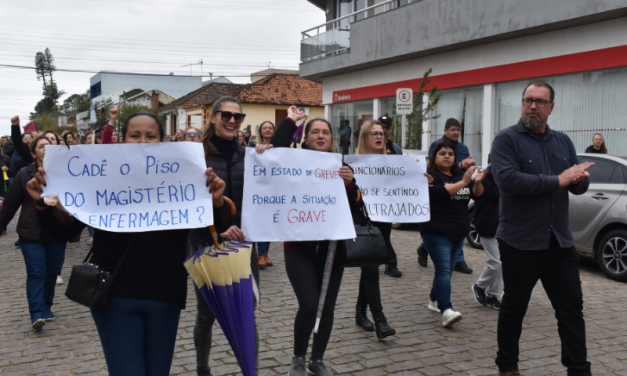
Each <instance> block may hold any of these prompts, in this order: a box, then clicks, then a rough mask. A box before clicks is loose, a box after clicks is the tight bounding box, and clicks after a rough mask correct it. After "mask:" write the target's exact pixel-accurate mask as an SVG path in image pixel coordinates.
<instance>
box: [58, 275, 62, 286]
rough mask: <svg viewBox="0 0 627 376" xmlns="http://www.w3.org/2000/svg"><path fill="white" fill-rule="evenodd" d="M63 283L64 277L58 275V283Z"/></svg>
mask: <svg viewBox="0 0 627 376" xmlns="http://www.w3.org/2000/svg"><path fill="white" fill-rule="evenodd" d="M62 284H63V278H61V276H60V275H58V276H57V285H62Z"/></svg>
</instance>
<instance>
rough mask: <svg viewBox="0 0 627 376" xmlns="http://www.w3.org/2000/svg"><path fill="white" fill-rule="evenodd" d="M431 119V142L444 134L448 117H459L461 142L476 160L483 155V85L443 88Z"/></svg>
mask: <svg viewBox="0 0 627 376" xmlns="http://www.w3.org/2000/svg"><path fill="white" fill-rule="evenodd" d="M437 115H440V117H439V118H437V119H433V120H431V135H430V137H429V139H430V141H431V143H432V142H434V141H437V140H439V139H440V138H442V136H444V123H446V120H447V119H448V118H455V119H457V120H458V121H459V122H460V124H461V126H462V130H461V134H460V136H459V142H461V143H462V144H464V145H466V146H467V147H468V151H469V152H470V156H471V157H473V158H474V159H475V160H476V161H480V160H481V156H482V154H481V153H482V152H483V149H482V145H481V144H482V141H481V140H482V134H483V133H482V129H483V87H482V86H480V87H470V88H463V89H452V90H442V97H441V98H440V102H438V106H437V107H436V109H435V114H434V116H437Z"/></svg>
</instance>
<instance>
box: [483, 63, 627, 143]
mask: <svg viewBox="0 0 627 376" xmlns="http://www.w3.org/2000/svg"><path fill="white" fill-rule="evenodd" d="M541 79H542V80H543V81H546V82H548V83H549V84H550V85H551V86H553V89H555V108H554V109H553V113H552V114H551V116H550V117H549V121H548V124H549V126H550V127H551V129H553V130H557V131H561V132H564V133H566V134H567V135H568V136H569V137H570V139H571V140H572V141H573V144H574V145H575V150H577V152H578V153H583V152H584V151H585V150H586V148H587V147H588V146H590V145H591V144H592V136H593V135H594V134H595V133H601V134H602V135H603V138H604V139H605V145H606V147H607V150H608V152H609V153H610V154H617V155H627V106H626V105H625V103H627V69H626V68H620V69H608V70H603V71H594V72H584V73H576V74H569V75H563V76H555V77H545V78H541ZM531 81H532V80H524V81H516V82H505V83H500V84H496V103H495V123H494V128H495V132H498V131H499V130H501V129H504V128H507V127H509V126H511V125H514V124H516V123H517V122H518V120H519V119H520V116H521V108H522V105H521V99H522V95H523V90H524V89H525V87H526V86H527V84H528V83H529V82H531Z"/></svg>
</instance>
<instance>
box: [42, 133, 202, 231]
mask: <svg viewBox="0 0 627 376" xmlns="http://www.w3.org/2000/svg"><path fill="white" fill-rule="evenodd" d="M44 169H45V170H46V176H45V177H46V182H47V184H48V185H47V186H46V187H44V188H43V190H44V194H43V195H42V197H54V196H58V198H59V202H60V203H61V205H63V207H64V208H65V209H66V210H67V211H68V212H69V213H70V214H72V215H74V216H75V217H76V218H78V219H79V220H80V221H81V222H83V223H86V224H88V225H89V226H92V227H95V228H98V229H101V230H106V231H113V232H144V231H157V230H172V229H184V228H199V227H207V226H209V225H212V224H213V201H212V197H211V194H210V193H209V189H208V188H207V187H206V186H205V184H206V182H207V176H206V175H205V171H206V167H205V158H204V152H203V147H202V144H200V143H192V142H180V143H163V144H120V145H77V146H72V147H71V149H69V150H68V148H67V147H66V146H57V145H48V146H46V156H45V158H44Z"/></svg>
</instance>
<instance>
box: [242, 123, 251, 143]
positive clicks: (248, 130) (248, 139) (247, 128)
mask: <svg viewBox="0 0 627 376" xmlns="http://www.w3.org/2000/svg"><path fill="white" fill-rule="evenodd" d="M251 128H252V125H250V124H248V125H247V126H246V128H244V129H243V131H242V132H244V138H245V140H246V145H248V144H250V135H251V133H250V129H251Z"/></svg>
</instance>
